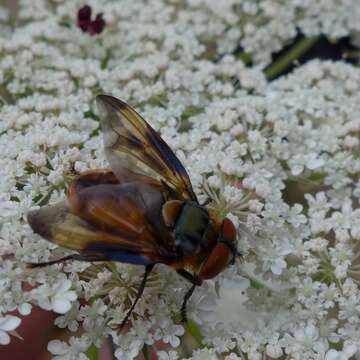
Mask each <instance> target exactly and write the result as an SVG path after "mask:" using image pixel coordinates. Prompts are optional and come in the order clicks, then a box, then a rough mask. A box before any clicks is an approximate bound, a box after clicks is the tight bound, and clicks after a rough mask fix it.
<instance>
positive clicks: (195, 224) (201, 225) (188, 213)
mask: <svg viewBox="0 0 360 360" xmlns="http://www.w3.org/2000/svg"><path fill="white" fill-rule="evenodd" d="M210 230H211V221H210V217H209V214H208V212H207V210H206V209H205V208H204V207H202V206H200V205H199V204H198V203H196V202H190V201H188V202H184V203H183V205H182V208H181V210H180V211H179V214H178V217H177V219H176V222H175V226H174V235H175V245H176V246H178V247H180V248H181V249H182V250H183V252H184V253H185V254H195V253H198V252H199V251H200V250H201V249H202V248H205V247H207V246H208V240H209V239H208V233H209V231H210Z"/></svg>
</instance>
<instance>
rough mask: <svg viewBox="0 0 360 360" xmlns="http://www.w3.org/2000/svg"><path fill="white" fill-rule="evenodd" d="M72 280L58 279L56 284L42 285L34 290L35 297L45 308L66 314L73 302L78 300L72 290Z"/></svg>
mask: <svg viewBox="0 0 360 360" xmlns="http://www.w3.org/2000/svg"><path fill="white" fill-rule="evenodd" d="M70 288H71V281H70V280H67V279H61V280H58V281H57V282H56V283H55V284H54V285H52V286H49V285H48V284H44V285H41V286H39V287H37V288H36V289H34V290H33V298H34V299H36V300H37V302H38V305H39V306H40V307H41V308H42V309H45V310H53V311H55V312H56V313H59V314H65V313H66V312H67V311H69V310H70V308H71V303H72V302H73V301H75V300H76V298H77V294H76V292H75V291H73V290H70Z"/></svg>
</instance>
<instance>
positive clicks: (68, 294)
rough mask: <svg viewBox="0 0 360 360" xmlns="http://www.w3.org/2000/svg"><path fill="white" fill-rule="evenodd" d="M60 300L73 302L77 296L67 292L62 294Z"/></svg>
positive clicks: (73, 292)
mask: <svg viewBox="0 0 360 360" xmlns="http://www.w3.org/2000/svg"><path fill="white" fill-rule="evenodd" d="M62 298H63V299H66V300H69V301H74V300H76V299H77V294H76V292H75V291H67V292H66V293H65V294H62Z"/></svg>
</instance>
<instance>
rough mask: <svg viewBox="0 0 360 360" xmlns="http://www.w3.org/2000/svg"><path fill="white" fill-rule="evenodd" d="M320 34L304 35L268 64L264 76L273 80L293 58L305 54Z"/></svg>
mask: <svg viewBox="0 0 360 360" xmlns="http://www.w3.org/2000/svg"><path fill="white" fill-rule="evenodd" d="M319 38H320V36H313V37H304V38H302V39H300V40H299V41H298V42H297V43H295V45H294V46H293V47H292V48H291V49H289V50H288V51H287V52H286V53H285V54H284V55H283V56H281V57H280V58H279V59H277V60H276V61H275V62H273V63H272V64H270V65H269V66H268V67H267V68H266V69H265V76H266V78H267V79H268V80H273V79H274V78H276V77H277V76H278V75H280V74H281V73H282V72H283V71H284V70H286V69H287V68H288V67H289V66H290V65H291V64H292V63H293V62H294V60H296V59H298V58H299V57H300V56H301V55H303V54H305V53H306V52H307V51H308V50H309V49H310V48H311V47H312V46H313V45H314V44H315V43H316V42H317V41H318V40H319Z"/></svg>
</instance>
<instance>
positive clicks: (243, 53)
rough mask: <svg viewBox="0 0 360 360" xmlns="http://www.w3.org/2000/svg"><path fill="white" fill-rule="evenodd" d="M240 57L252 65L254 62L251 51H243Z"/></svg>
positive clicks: (246, 63) (245, 62)
mask: <svg viewBox="0 0 360 360" xmlns="http://www.w3.org/2000/svg"><path fill="white" fill-rule="evenodd" d="M239 59H240V60H241V61H242V62H243V63H244V64H245V65H250V64H251V63H252V56H251V54H249V53H245V52H242V53H240V54H239Z"/></svg>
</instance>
